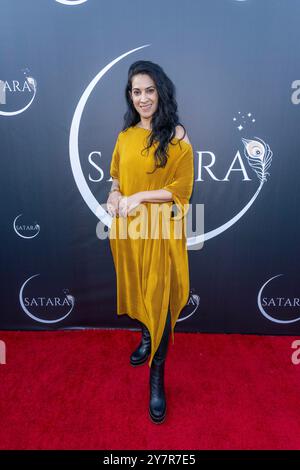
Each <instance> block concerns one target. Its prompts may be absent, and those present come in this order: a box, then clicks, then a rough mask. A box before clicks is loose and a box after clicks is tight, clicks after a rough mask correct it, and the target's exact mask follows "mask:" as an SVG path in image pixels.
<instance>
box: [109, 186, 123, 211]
mask: <svg viewBox="0 0 300 470" xmlns="http://www.w3.org/2000/svg"><path fill="white" fill-rule="evenodd" d="M121 198H122V193H121V192H120V191H114V192H112V193H110V195H109V196H108V199H107V203H106V206H107V210H108V213H109V215H111V216H112V217H115V216H116V215H118V214H119V201H120V200H121Z"/></svg>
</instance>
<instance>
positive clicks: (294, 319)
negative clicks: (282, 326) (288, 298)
mask: <svg viewBox="0 0 300 470" xmlns="http://www.w3.org/2000/svg"><path fill="white" fill-rule="evenodd" d="M279 276H283V274H277V275H276V276H273V277H271V279H269V280H268V281H267V282H265V283H264V285H263V286H262V288H261V289H260V291H259V293H258V296H257V304H258V308H259V310H260V312H261V313H262V314H263V316H264V317H266V318H267V319H268V320H271V321H272V322H275V323H295V322H297V321H299V320H300V317H298V318H293V319H292V320H278V319H277V318H274V317H272V316H271V315H269V314H268V313H267V312H266V311H265V310H264V308H263V306H262V304H261V296H262V292H263V290H264V288H265V287H266V285H267V284H269V282H271V281H272V280H273V279H276V277H279Z"/></svg>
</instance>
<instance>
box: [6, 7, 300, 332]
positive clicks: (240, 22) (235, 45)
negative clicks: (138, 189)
mask: <svg viewBox="0 0 300 470" xmlns="http://www.w3.org/2000/svg"><path fill="white" fill-rule="evenodd" d="M0 7H1V16H0V18H1V28H0V38H1V41H0V51H1V54H0V129H1V138H0V151H1V208H2V214H1V226H2V231H1V232H2V237H1V254H2V261H1V268H2V277H1V287H2V289H1V300H2V308H1V317H0V328H1V329H20V330H22V329H24V330H25V329H26V330H27V329H30V330H39V329H40V330H51V329H69V328H136V327H137V326H138V325H137V323H136V322H135V321H133V320H132V319H130V318H129V317H128V316H127V315H122V316H120V317H118V316H117V314H116V277H115V270H114V264H113V259H112V254H111V250H110V245H109V238H108V233H109V230H110V224H111V217H110V216H109V214H108V213H107V212H106V208H105V206H104V203H106V201H107V193H108V191H109V189H110V187H111V177H110V174H109V169H110V162H111V156H112V151H113V148H114V146H115V142H116V138H117V135H118V133H119V132H120V131H121V130H122V126H123V116H124V113H125V112H126V101H125V86H126V82H127V73H128V68H129V67H130V65H131V64H132V63H133V62H135V61H137V60H150V61H152V62H155V63H157V64H159V65H160V66H161V67H162V68H163V69H164V70H165V72H166V73H167V75H168V76H169V77H170V78H171V80H172V81H173V82H174V84H175V86H176V93H177V95H176V96H177V102H178V110H179V117H180V121H181V122H182V123H183V124H184V125H185V127H186V129H187V132H188V135H189V138H190V141H191V142H192V145H193V149H194V159H195V183H194V190H193V194H192V198H191V203H192V204H193V207H192V210H193V211H194V209H195V208H196V206H197V205H198V204H201V205H202V207H203V208H204V231H203V233H200V234H197V233H196V232H195V233H189V236H188V238H187V245H188V255H189V264H190V296H189V300H188V303H187V305H186V306H185V307H184V309H183V310H182V313H181V316H180V318H179V320H178V323H177V327H176V330H177V331H200V332H225V333H257V334H276V335H280V334H293V335H294V334H299V333H300V301H299V297H300V295H299V294H300V290H299V282H298V281H299V274H300V267H299V259H300V253H299V234H298V230H299V229H300V223H299V207H300V189H299V174H300V132H299V126H300V60H299V47H298V45H299V43H300V28H299V20H300V2H298V1H297V0H295V1H294V0H285V1H282V0H244V1H242V0H240V1H238V0H197V1H196V0H187V1H185V2H183V1H179V0H165V1H158V0H152V1H151V2H150V3H149V2H148V3H147V2H132V1H129V0H113V1H110V2H106V1H104V0H103V1H102V0H77V1H75V0H74V1H71V0H1V1H0ZM200 248H201V249H200Z"/></svg>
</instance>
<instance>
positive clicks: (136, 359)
mask: <svg viewBox="0 0 300 470" xmlns="http://www.w3.org/2000/svg"><path fill="white" fill-rule="evenodd" d="M150 352H151V336H150V333H149V330H148V328H146V326H145V325H143V324H142V340H141V342H140V344H139V345H138V347H137V348H136V350H135V351H133V353H132V354H131V356H130V364H131V365H132V366H141V365H142V364H145V362H146V361H147V359H148V357H149V355H150Z"/></svg>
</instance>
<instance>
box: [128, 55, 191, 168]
mask: <svg viewBox="0 0 300 470" xmlns="http://www.w3.org/2000/svg"><path fill="white" fill-rule="evenodd" d="M138 73H142V74H147V75H149V76H150V77H151V78H152V80H153V81H154V83H155V85H156V88H157V92H158V107H157V110H156V111H155V113H154V114H153V116H152V120H151V127H152V131H151V133H150V135H149V138H148V145H147V147H146V148H145V149H143V151H144V150H147V149H149V148H150V147H151V146H152V144H153V143H154V142H158V146H157V148H156V150H155V153H154V159H155V168H154V170H153V171H152V172H150V173H153V172H154V171H155V170H156V169H157V168H160V167H162V168H163V167H165V166H166V164H167V161H168V153H167V149H168V146H169V144H171V145H175V144H172V142H171V140H172V139H173V138H174V137H175V134H176V126H177V125H179V124H180V125H181V126H182V127H183V129H184V135H183V137H182V138H181V139H179V145H180V140H182V139H183V138H184V136H185V134H186V129H185V127H184V126H183V125H182V124H181V123H180V122H179V119H178V114H177V102H176V98H175V95H176V89H175V85H174V84H173V82H172V81H171V80H170V78H169V77H168V76H167V75H166V73H165V72H164V70H163V69H162V68H161V67H160V66H159V65H158V64H155V63H153V62H150V61H148V60H138V61H136V62H134V63H133V64H131V66H130V67H129V70H128V82H127V85H126V89H125V98H126V102H127V111H126V113H125V114H124V125H123V129H122V130H123V131H124V130H126V129H128V128H129V127H132V126H135V125H136V124H137V123H138V122H139V121H140V115H139V113H138V112H137V110H136V109H135V107H134V106H133V103H132V100H131V97H130V94H129V91H130V92H131V91H132V78H133V76H134V75H137V74H138Z"/></svg>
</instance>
